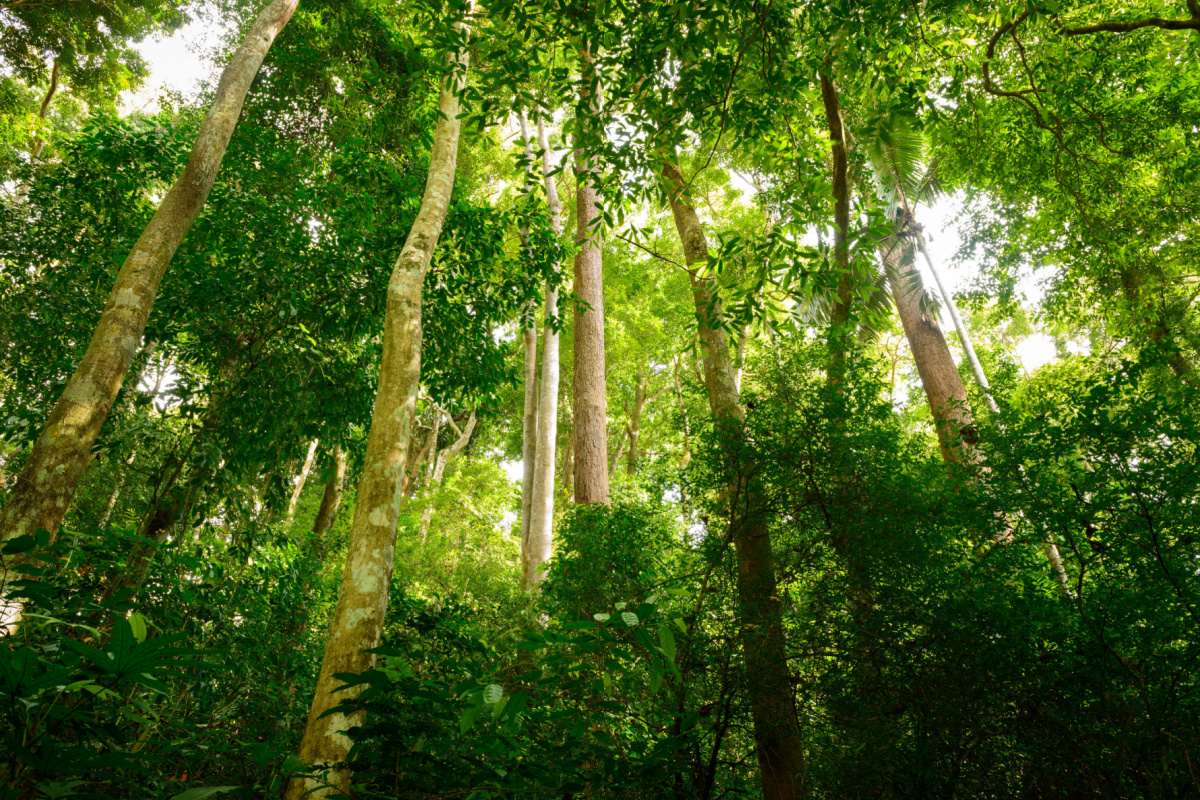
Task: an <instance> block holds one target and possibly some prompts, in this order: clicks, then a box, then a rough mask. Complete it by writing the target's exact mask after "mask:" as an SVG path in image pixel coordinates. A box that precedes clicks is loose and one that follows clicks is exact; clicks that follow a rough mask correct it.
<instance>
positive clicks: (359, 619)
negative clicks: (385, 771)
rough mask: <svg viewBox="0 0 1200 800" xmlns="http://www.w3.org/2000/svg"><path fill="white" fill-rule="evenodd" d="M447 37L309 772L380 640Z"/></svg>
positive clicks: (434, 186)
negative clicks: (346, 684) (348, 683)
mask: <svg viewBox="0 0 1200 800" xmlns="http://www.w3.org/2000/svg"><path fill="white" fill-rule="evenodd" d="M470 10H471V5H470V3H467V4H466V10H465V12H464V13H465V14H466V15H468V16H469V14H470ZM453 28H454V33H455V39H456V41H455V42H454V44H453V47H454V49H452V50H451V52H450V55H449V57H448V59H447V61H448V74H447V75H446V76H445V77H444V79H443V82H442V89H441V93H440V95H439V97H438V121H437V125H436V127H435V129H434V134H433V148H432V151H431V152H430V155H429V176H428V178H427V179H426V183H425V194H424V196H423V197H422V198H421V208H420V211H418V212H417V218H416V220H415V221H414V222H413V226H412V229H411V230H410V231H409V234H408V238H407V240H406V241H405V243H404V248H403V249H402V250H401V251H400V256H399V257H398V258H397V259H396V265H395V267H394V268H393V270H392V277H391V280H390V281H389V283H388V289H387V306H386V312H385V321H384V333H383V358H382V362H381V364H380V369H379V389H378V391H377V393H376V396H375V408H374V410H373V411H372V414H371V429H370V432H369V433H368V435H367V452H366V456H365V458H364V460H363V468H362V477H361V478H360V479H359V484H358V496H357V500H356V504H355V509H354V522H353V525H352V527H351V531H350V542H349V545H348V549H347V554H346V566H345V570H344V572H343V574H342V583H341V589H340V591H339V592H338V601H337V606H336V608H335V609H334V613H333V620H332V621H331V623H330V628H329V637H328V640H327V643H326V645H325V656H324V658H323V660H322V662H321V672H320V676H319V677H318V679H317V687H316V693H315V696H314V697H313V702H312V707H311V708H310V710H309V714H308V722H307V724H306V726H305V728H304V737H303V739H302V740H301V742H300V753H299V754H300V758H301V759H302V760H303V761H305V762H306V763H309V764H316V765H333V764H338V763H341V762H344V761H345V759H346V755H347V754H348V753H349V751H350V740H349V739H348V738H346V736H345V731H346V730H347V729H349V728H350V727H353V726H355V725H358V724H361V722H362V714H361V713H355V714H352V715H350V716H347V715H345V714H343V713H341V712H340V711H334V710H333V709H335V708H336V707H337V706H338V705H339V704H341V703H342V702H343V701H345V700H348V699H351V698H353V697H354V696H356V695H357V694H358V693H359V692H360V691H361V687H357V688H351V689H348V690H341V685H342V683H341V680H340V679H338V678H336V677H335V676H336V675H339V674H344V673H356V672H363V671H365V670H368V669H371V668H372V667H373V666H374V665H375V656H374V655H373V654H371V653H368V652H366V651H368V650H370V649H371V648H374V647H377V646H378V645H379V642H380V637H381V635H382V634H383V622H384V617H385V615H386V612H387V601H388V593H389V590H390V586H391V579H392V566H393V562H394V559H395V552H396V523H397V519H398V517H399V513H400V503H401V500H402V498H403V494H402V490H403V478H404V472H405V467H406V464H405V459H406V457H407V453H408V440H409V437H410V436H411V435H412V427H413V425H412V424H413V418H414V416H415V412H416V402H417V389H418V386H419V383H420V378H421V344H422V328H421V298H422V293H423V288H424V283H425V273H426V272H427V271H428V269H429V262H430V260H431V259H432V258H433V251H434V249H435V248H436V247H437V243H438V239H439V237H440V236H441V233H442V226H443V225H444V224H445V221H446V212H447V211H448V210H449V207H450V195H451V193H452V192H453V189H454V178H455V172H456V167H457V162H458V138H459V128H460V124H461V123H460V120H459V115H460V114H461V113H462V103H461V93H462V89H463V86H464V85H465V80H466V70H467V65H468V53H467V49H466V42H467V37H468V33H469V29H468V27H467V23H466V21H459V22H456V23H455V24H454V26H453ZM349 786H350V772H349V770H347V769H345V768H331V769H329V770H327V771H325V773H324V776H323V777H321V778H296V779H293V780H292V781H291V782H290V783H289V785H288V789H287V797H288V800H300V798H302V797H311V798H319V797H331V796H335V795H336V794H337V793H338V792H341V793H343V794H344V793H345V792H346V791H347V790H348V789H349Z"/></svg>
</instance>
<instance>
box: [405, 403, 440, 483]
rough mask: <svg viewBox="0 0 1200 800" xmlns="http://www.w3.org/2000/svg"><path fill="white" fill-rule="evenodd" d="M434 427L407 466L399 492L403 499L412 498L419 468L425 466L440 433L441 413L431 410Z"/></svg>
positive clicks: (419, 471)
mask: <svg viewBox="0 0 1200 800" xmlns="http://www.w3.org/2000/svg"><path fill="white" fill-rule="evenodd" d="M433 415H434V425H433V427H432V428H431V429H430V431H429V435H428V436H426V437H425V444H423V445H422V446H421V449H420V450H419V451H418V452H417V454H416V455H415V456H413V457H412V459H411V461H410V462H409V464H408V469H406V470H405V471H404V486H403V488H402V489H401V490H400V492H401V494H403V495H404V496H405V497H412V495H413V490H414V489H415V488H416V485H417V480H418V476H419V475H420V473H421V467H423V466H424V465H425V461H426V459H428V458H429V456H430V454H431V453H432V452H433V448H434V446H435V444H436V443H437V437H438V433H440V425H439V424H438V423H440V422H441V421H442V412H441V411H440V410H438V409H436V408H435V409H434V410H433Z"/></svg>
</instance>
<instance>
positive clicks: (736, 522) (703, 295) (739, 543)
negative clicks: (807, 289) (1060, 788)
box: [663, 164, 806, 800]
mask: <svg viewBox="0 0 1200 800" xmlns="http://www.w3.org/2000/svg"><path fill="white" fill-rule="evenodd" d="M663 176H664V177H665V178H666V179H667V189H668V191H669V192H670V194H671V213H672V214H673V216H674V218H675V227H676V228H677V229H678V231H679V238H680V240H681V241H682V243H683V252H684V257H685V260H686V261H687V265H688V268H689V271H690V272H691V279H692V299H693V301H694V303H695V307H696V322H697V326H698V328H699V335H700V340H701V342H702V344H703V348H704V383H705V386H706V387H707V389H708V404H709V408H710V409H711V410H712V414H713V417H714V418H715V419H716V422H717V427H718V436H719V437H720V441H721V445H722V449H723V450H724V452H725V454H726V456H727V457H728V458H729V460H730V461H731V462H732V465H733V467H734V468H733V469H732V470H731V473H732V474H734V475H737V476H738V477H737V478H736V479H735V480H734V483H733V484H732V485H730V486H729V497H730V499H731V508H730V528H731V530H730V538H731V539H732V540H733V543H734V549H735V551H736V553H737V563H738V606H739V615H740V618H741V623H742V628H743V631H744V637H743V640H742V647H743V657H744V658H745V662H746V683H747V687H748V689H749V692H750V701H751V706H752V710H753V717H754V738H755V742H756V744H757V750H758V765H759V773H760V777H761V780H762V790H763V798H764V800H796V798H799V797H803V796H804V795H805V794H806V789H805V767H804V750H803V741H802V739H801V736H800V723H799V719H798V717H797V714H796V703H795V696H794V692H793V689H792V676H791V672H790V671H789V669H788V663H787V649H786V642H785V639H784V633H783V610H782V608H781V601H780V599H779V597H778V595H777V593H776V584H775V567H774V561H773V554H772V552H771V539H770V532H769V529H768V515H767V509H766V507H765V502H764V498H763V497H762V495H761V488H760V486H759V485H758V481H757V479H756V478H755V476H754V466H753V464H748V463H746V462H747V458H746V453H745V442H744V437H743V435H742V430H743V425H744V421H745V413H744V411H743V410H742V407H741V403H740V402H739V400H738V394H737V388H736V385H735V381H734V371H733V363H732V361H731V360H730V358H729V342H728V341H727V340H726V336H725V331H724V330H723V328H722V327H721V320H720V313H721V311H720V307H719V306H718V304H717V303H715V302H714V298H713V296H712V294H711V292H710V288H709V284H708V282H707V280H706V279H704V278H701V277H700V274H699V270H700V269H701V268H702V267H703V266H704V265H706V264H707V263H708V241H707V239H706V237H705V235H704V228H703V226H702V225H701V223H700V218H699V217H698V216H697V215H696V210H695V209H694V208H693V207H692V205H691V204H690V203H689V202H688V199H687V197H686V196H685V195H684V194H683V192H684V187H685V186H686V185H687V184H686V183H685V182H684V180H683V175H682V174H681V173H680V172H679V169H678V167H676V166H675V165H674V164H666V165H664V166H663Z"/></svg>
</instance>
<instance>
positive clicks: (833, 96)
mask: <svg viewBox="0 0 1200 800" xmlns="http://www.w3.org/2000/svg"><path fill="white" fill-rule="evenodd" d="M821 100H822V102H823V103H824V105H825V120H826V123H827V124H828V125H829V143H830V150H831V153H832V156H833V222H834V225H835V226H836V227H837V231H835V233H834V245H833V256H834V261H835V262H836V265H837V268H838V270H840V271H841V273H842V275H841V278H840V279H839V281H838V288H837V297H836V298H835V300H834V303H833V311H832V314H831V315H830V316H831V319H832V322H833V330H832V336H833V349H834V364H833V367H834V369H833V370H832V373H831V375H830V379H831V381H834V382H836V381H839V380H841V377H840V371H841V366H842V362H843V359H844V353H845V349H846V342H847V341H848V340H849V337H850V331H849V330H847V329H846V326H847V325H848V324H849V321H850V285H851V284H850V248H849V235H850V184H849V180H848V179H847V171H848V167H849V158H848V154H847V152H846V131H845V128H844V127H843V125H842V110H841V106H840V105H839V102H838V93H837V88H836V87H835V86H834V85H833V81H832V80H831V79H830V78H829V77H828V76H826V75H825V73H824V72H822V73H821Z"/></svg>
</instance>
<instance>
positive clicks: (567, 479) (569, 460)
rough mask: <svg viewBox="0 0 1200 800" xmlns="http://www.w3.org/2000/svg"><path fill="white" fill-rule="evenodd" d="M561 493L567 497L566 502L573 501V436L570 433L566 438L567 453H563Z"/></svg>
mask: <svg viewBox="0 0 1200 800" xmlns="http://www.w3.org/2000/svg"><path fill="white" fill-rule="evenodd" d="M562 481H563V491H564V492H565V493H566V495H567V502H574V500H575V436H574V434H573V433H572V435H571V436H569V437H568V438H567V451H566V452H565V453H563V474H562Z"/></svg>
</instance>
